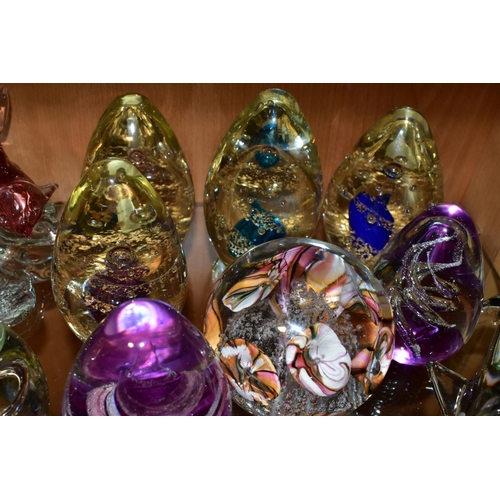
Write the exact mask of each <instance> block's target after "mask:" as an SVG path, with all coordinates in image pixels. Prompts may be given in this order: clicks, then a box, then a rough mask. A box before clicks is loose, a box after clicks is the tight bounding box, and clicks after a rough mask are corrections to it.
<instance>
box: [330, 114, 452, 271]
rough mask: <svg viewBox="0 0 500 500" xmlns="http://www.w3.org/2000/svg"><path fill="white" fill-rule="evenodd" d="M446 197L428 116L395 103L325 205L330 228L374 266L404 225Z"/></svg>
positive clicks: (342, 171)
mask: <svg viewBox="0 0 500 500" xmlns="http://www.w3.org/2000/svg"><path fill="white" fill-rule="evenodd" d="M442 201H443V180H442V173H441V166H440V163H439V156H438V152H437V148H436V144H435V142H434V138H433V136H432V133H431V131H430V128H429V125H428V123H427V121H426V120H425V118H424V117H423V116H422V115H421V114H420V113H419V112H417V111H416V110H414V109H412V108H409V107H400V108H395V109H393V110H392V111H391V112H390V113H388V114H387V115H385V116H384V117H383V118H382V119H380V120H379V121H378V122H377V123H375V125H373V126H372V127H371V128H370V129H369V130H368V131H367V132H366V133H365V134H364V135H363V136H362V137H361V138H360V140H359V141H358V142H357V144H356V145H355V146H354V149H353V151H352V152H351V153H350V154H349V155H348V156H346V157H345V159H344V161H343V162H342V163H341V164H340V166H339V167H338V169H337V170H336V171H335V172H334V174H333V176H332V178H331V180H330V182H329V184H328V188H327V191H326V196H325V201H324V205H323V221H324V226H325V233H326V236H327V239H328V241H330V242H332V243H334V244H336V245H339V246H341V247H343V248H345V249H347V250H348V251H350V252H352V253H354V254H355V255H356V256H357V257H358V258H360V259H361V260H362V261H363V262H364V263H365V264H367V265H368V266H369V267H371V265H372V264H373V262H374V261H375V259H376V256H377V255H378V254H379V252H380V251H381V250H382V249H383V248H384V247H385V245H386V244H387V242H388V241H389V240H390V239H391V238H392V237H393V236H394V235H395V234H396V233H397V232H398V231H399V230H401V229H402V228H403V227H404V226H405V225H406V224H408V222H410V221H411V220H412V219H413V218H414V217H416V216H417V215H418V214H419V213H421V212H422V211H423V210H426V209H427V208H429V207H430V206H432V205H434V204H437V203H441V202H442Z"/></svg>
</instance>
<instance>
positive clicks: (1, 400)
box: [0, 323, 49, 416]
mask: <svg viewBox="0 0 500 500" xmlns="http://www.w3.org/2000/svg"><path fill="white" fill-rule="evenodd" d="M48 409H49V389H48V385H47V379H46V377H45V373H44V372H43V369H42V366H41V365H40V362H39V361H38V359H37V357H36V355H35V353H34V352H33V351H32V349H31V348H30V347H29V346H28V344H26V342H24V340H22V339H21V337H19V336H18V335H17V334H16V333H14V332H13V331H12V330H10V329H9V328H7V327H6V326H5V325H3V324H2V323H0V416H14V415H23V416H36V415H47V413H48Z"/></svg>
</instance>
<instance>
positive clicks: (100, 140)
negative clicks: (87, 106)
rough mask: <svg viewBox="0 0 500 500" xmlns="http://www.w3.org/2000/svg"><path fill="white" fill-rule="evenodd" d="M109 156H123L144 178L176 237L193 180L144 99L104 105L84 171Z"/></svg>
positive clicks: (188, 214) (185, 221)
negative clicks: (166, 213) (156, 197)
mask: <svg viewBox="0 0 500 500" xmlns="http://www.w3.org/2000/svg"><path fill="white" fill-rule="evenodd" d="M112 157H113V158H123V159H128V160H129V161H130V162H131V163H133V164H134V165H135V166H136V167H137V169H138V170H139V171H140V172H141V173H142V174H143V175H144V176H145V177H146V178H147V179H148V181H149V182H150V183H151V185H152V186H153V188H154V189H155V190H156V191H157V192H158V194H159V195H160V198H161V199H162V200H163V202H164V203H165V206H166V207H167V210H168V211H169V212H170V216H171V217H172V219H173V221H174V223H175V225H176V228H177V233H178V235H179V238H180V240H181V241H182V240H183V239H184V236H185V235H186V233H187V231H188V229H189V225H190V223H191V219H192V217H193V211H194V189H193V180H192V178H191V172H190V170H189V167H188V164H187V162H186V158H185V157H184V153H183V151H182V149H181V146H180V144H179V141H178V140H177V137H176V136H175V134H174V131H173V130H172V128H171V127H170V125H169V124H168V123H167V121H166V120H165V118H164V117H163V115H162V114H161V113H160V112H159V111H158V109H157V108H156V107H155V106H154V104H153V103H152V102H151V101H150V100H149V99H148V98H147V97H145V96H143V95H140V94H125V95H122V96H120V97H117V98H116V99H115V100H114V101H113V102H112V103H111V104H110V105H109V106H108V108H107V109H106V111H105V112H104V114H103V115H102V116H101V118H100V120H99V122H98V124H97V127H96V129H95V131H94V134H93V135H92V138H91V140H90V143H89V145H88V148H87V154H86V157H85V166H84V171H85V169H87V168H88V167H89V166H90V165H92V164H93V163H95V162H96V161H99V160H104V159H106V158H112Z"/></svg>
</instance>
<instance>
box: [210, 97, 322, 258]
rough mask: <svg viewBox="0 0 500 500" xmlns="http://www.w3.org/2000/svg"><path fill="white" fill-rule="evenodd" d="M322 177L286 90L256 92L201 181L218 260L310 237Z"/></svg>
mask: <svg viewBox="0 0 500 500" xmlns="http://www.w3.org/2000/svg"><path fill="white" fill-rule="evenodd" d="M322 189H323V174H322V168H321V163H320V160H319V156H318V152H317V148H316V144H315V140H314V136H313V134H312V132H311V130H310V128H309V125H308V123H307V121H306V119H305V118H304V115H303V114H302V111H301V110H300V108H299V106H298V104H297V101H296V100H295V99H294V98H293V97H292V96H291V95H290V94H288V93H287V92H285V91H283V90H279V89H269V90H265V91H263V92H261V93H260V94H259V95H258V96H257V97H256V98H255V99H254V100H253V101H252V102H251V103H250V104H249V105H248V106H247V107H246V108H245V109H244V110H243V111H242V112H241V114H240V115H239V116H238V118H237V119H236V120H235V122H234V123H233V124H232V125H231V127H230V128H229V130H228V131H227V133H226V135H225V136H224V138H223V139H222V141H221V143H220V145H219V147H218V149H217V151H216V153H215V156H214V159H213V161H212V164H211V166H210V169H209V172H208V175H207V179H206V183H205V198H204V209H205V221H206V225H207V230H208V234H209V236H210V239H211V241H212V243H213V245H214V247H215V250H216V251H217V254H218V256H219V258H220V260H222V262H223V263H224V264H225V265H227V264H230V263H231V262H233V261H234V260H235V259H236V258H238V257H239V256H241V255H242V254H243V253H245V252H246V251H247V250H249V249H250V248H253V247H254V246H256V245H259V244H261V243H264V242H266V241H270V240H274V239H277V238H283V237H285V236H294V237H310V236H312V235H313V233H314V230H315V228H316V225H317V223H318V219H319V216H320V203H321V197H322Z"/></svg>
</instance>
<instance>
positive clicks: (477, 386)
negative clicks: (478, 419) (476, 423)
mask: <svg viewBox="0 0 500 500" xmlns="http://www.w3.org/2000/svg"><path fill="white" fill-rule="evenodd" d="M488 313H489V314H488ZM492 313H493V314H492ZM483 315H486V316H490V318H489V319H490V320H492V321H491V326H492V327H495V332H494V335H493V336H492V339H491V343H490V346H489V348H488V351H487V353H486V356H485V358H484V362H483V366H482V368H481V369H480V370H479V372H478V373H477V374H476V376H475V377H473V378H472V379H471V380H468V379H466V378H464V377H462V376H461V375H459V374H458V373H456V372H454V371H453V370H451V369H449V368H447V367H446V366H443V365H442V364H441V363H439V362H437V361H430V362H429V363H428V364H427V368H428V370H429V375H430V379H431V381H432V386H433V387H434V390H435V392H436V397H437V399H438V402H439V405H440V407H441V411H442V413H443V414H444V415H447V416H458V415H474V416H500V326H499V319H500V296H496V297H492V298H490V299H488V300H485V301H484V303H483V313H482V315H481V322H483ZM491 316H493V318H491ZM487 319H488V318H486V320H487Z"/></svg>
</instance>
